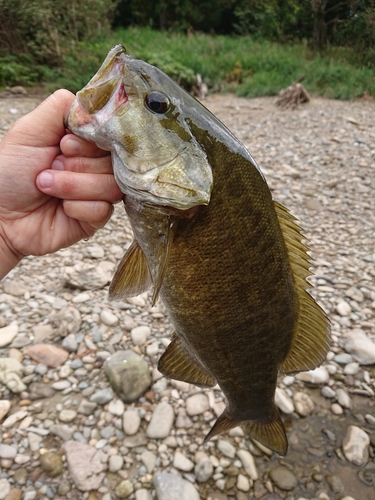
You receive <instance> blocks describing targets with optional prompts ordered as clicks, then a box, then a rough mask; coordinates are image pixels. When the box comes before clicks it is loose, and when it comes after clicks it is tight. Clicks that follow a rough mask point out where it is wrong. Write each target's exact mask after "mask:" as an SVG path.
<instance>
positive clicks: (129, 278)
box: [109, 240, 152, 300]
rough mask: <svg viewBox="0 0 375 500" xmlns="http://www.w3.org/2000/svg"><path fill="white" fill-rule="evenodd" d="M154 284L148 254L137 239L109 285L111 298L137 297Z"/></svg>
mask: <svg viewBox="0 0 375 500" xmlns="http://www.w3.org/2000/svg"><path fill="white" fill-rule="evenodd" d="M151 285H152V280H151V274H150V270H149V267H148V263H147V259H146V256H145V254H144V252H143V250H142V249H141V247H140V246H139V244H138V242H137V241H136V240H134V241H133V243H132V244H131V246H130V247H129V249H128V251H127V252H126V254H125V255H124V257H123V258H122V260H121V262H120V264H119V265H118V266H117V269H116V272H115V275H114V276H113V279H112V281H111V284H110V286H109V300H122V299H127V298H129V297H136V296H137V295H139V294H140V293H143V292H145V291H146V290H148V289H149V288H150V287H151Z"/></svg>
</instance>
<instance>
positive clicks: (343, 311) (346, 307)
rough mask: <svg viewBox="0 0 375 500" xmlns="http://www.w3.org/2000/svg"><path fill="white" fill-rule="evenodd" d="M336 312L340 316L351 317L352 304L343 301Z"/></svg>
mask: <svg viewBox="0 0 375 500" xmlns="http://www.w3.org/2000/svg"><path fill="white" fill-rule="evenodd" d="M336 311H337V312H338V313H339V315H340V316H349V314H350V313H351V312H352V308H351V307H350V304H348V303H347V302H346V301H345V300H341V301H340V302H339V303H338V304H337V306H336Z"/></svg>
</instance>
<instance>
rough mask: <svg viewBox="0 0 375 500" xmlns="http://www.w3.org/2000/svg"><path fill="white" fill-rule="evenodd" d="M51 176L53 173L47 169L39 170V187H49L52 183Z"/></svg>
mask: <svg viewBox="0 0 375 500" xmlns="http://www.w3.org/2000/svg"><path fill="white" fill-rule="evenodd" d="M52 178H53V175H52V174H51V172H48V171H47V170H43V172H41V173H40V174H39V175H38V183H39V186H40V187H41V188H49V187H51V185H52Z"/></svg>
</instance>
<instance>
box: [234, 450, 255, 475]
mask: <svg viewBox="0 0 375 500" xmlns="http://www.w3.org/2000/svg"><path fill="white" fill-rule="evenodd" d="M237 456H238V458H239V459H240V460H241V462H242V466H243V468H244V469H245V472H246V474H247V475H248V476H249V477H250V479H252V480H253V481H256V480H257V479H259V475H258V471H257V467H256V464H255V460H254V457H253V455H252V454H251V453H250V452H248V451H247V450H238V451H237Z"/></svg>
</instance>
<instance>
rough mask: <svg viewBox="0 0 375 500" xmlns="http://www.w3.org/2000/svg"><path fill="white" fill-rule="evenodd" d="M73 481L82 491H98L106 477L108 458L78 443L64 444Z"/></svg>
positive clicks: (100, 452)
mask: <svg viewBox="0 0 375 500" xmlns="http://www.w3.org/2000/svg"><path fill="white" fill-rule="evenodd" d="M64 449H65V455H66V461H67V463H68V468H69V473H70V477H71V479H72V480H73V481H74V484H75V485H76V487H77V488H78V489H79V490H81V491H90V490H97V489H99V488H100V486H101V484H102V481H103V479H104V477H105V472H104V471H105V469H106V460H107V456H106V455H105V454H104V453H103V452H102V451H100V450H96V449H95V448H93V447H92V446H88V445H87V444H84V443H80V442H78V441H68V442H67V443H65V444H64Z"/></svg>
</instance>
